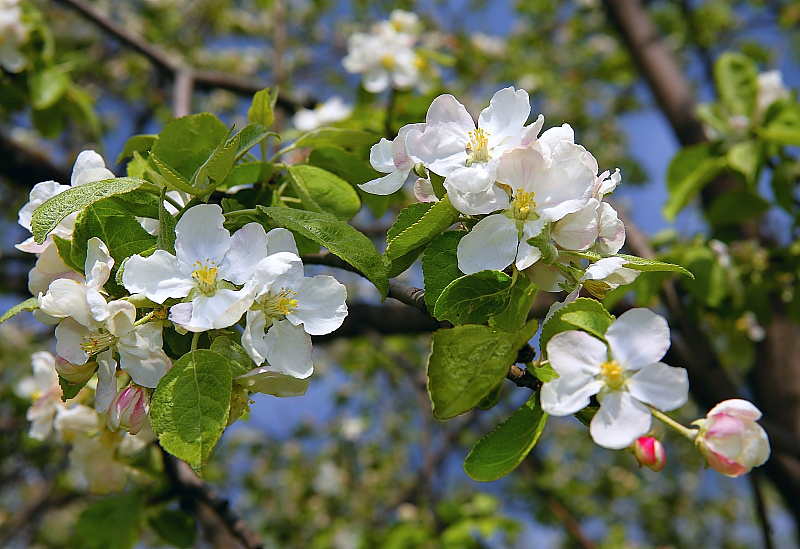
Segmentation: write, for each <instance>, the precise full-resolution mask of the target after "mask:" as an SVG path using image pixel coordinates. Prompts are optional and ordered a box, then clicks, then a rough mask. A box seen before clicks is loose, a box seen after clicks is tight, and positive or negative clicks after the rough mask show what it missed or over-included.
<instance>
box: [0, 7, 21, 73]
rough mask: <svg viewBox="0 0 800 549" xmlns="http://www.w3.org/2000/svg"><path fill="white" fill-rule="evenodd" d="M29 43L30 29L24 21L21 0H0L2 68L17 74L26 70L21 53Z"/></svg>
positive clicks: (0, 53)
mask: <svg viewBox="0 0 800 549" xmlns="http://www.w3.org/2000/svg"><path fill="white" fill-rule="evenodd" d="M27 41H28V28H27V27H26V26H25V24H24V23H23V21H22V9H21V8H20V7H19V0H0V67H2V68H3V70H6V71H8V72H13V73H17V72H20V71H21V70H22V69H24V68H25V64H26V61H25V57H24V56H23V55H22V53H21V52H20V51H19V48H20V46H22V45H23V44H24V43H25V42H27Z"/></svg>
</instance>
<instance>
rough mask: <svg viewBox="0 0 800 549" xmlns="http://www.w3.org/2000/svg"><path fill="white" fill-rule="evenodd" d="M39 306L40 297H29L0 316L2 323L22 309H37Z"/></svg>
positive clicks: (0, 322)
mask: <svg viewBox="0 0 800 549" xmlns="http://www.w3.org/2000/svg"><path fill="white" fill-rule="evenodd" d="M38 308H39V298H37V297H29V298H28V299H26V300H25V301H23V302H22V303H17V304H16V305H14V306H13V307H11V308H10V309H9V310H7V311H6V312H5V313H3V316H0V324H2V323H3V322H5V321H6V320H8V319H9V318H11V317H12V316H16V315H18V314H19V313H21V312H22V311H35V310H36V309H38Z"/></svg>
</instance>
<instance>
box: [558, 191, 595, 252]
mask: <svg viewBox="0 0 800 549" xmlns="http://www.w3.org/2000/svg"><path fill="white" fill-rule="evenodd" d="M598 205H599V204H598V202H597V200H595V199H591V200H589V202H588V203H587V204H586V205H585V206H584V207H583V208H581V209H580V210H578V211H577V212H573V213H570V214H567V215H565V216H564V217H562V218H561V219H560V220H559V221H558V223H556V224H555V225H554V226H553V231H552V233H551V234H552V236H553V240H555V241H556V244H558V245H559V246H561V247H562V248H564V249H566V250H585V249H587V248H589V246H591V245H592V244H594V241H595V240H596V239H597V234H598V224H597V207H598Z"/></svg>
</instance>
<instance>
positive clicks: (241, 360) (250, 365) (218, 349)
mask: <svg viewBox="0 0 800 549" xmlns="http://www.w3.org/2000/svg"><path fill="white" fill-rule="evenodd" d="M211 350H212V351H214V352H215V353H218V354H220V355H222V356H224V357H225V359H226V360H227V361H228V366H230V368H231V375H232V376H233V377H238V376H242V375H244V374H246V373H248V372H249V371H251V370H253V369H254V368H256V364H255V362H253V359H251V358H250V355H248V354H247V351H245V350H244V347H242V346H241V345H239V344H238V343H236V342H235V341H232V340H231V339H230V338H229V337H226V336H219V337H217V338H215V339H214V342H213V343H212V344H211Z"/></svg>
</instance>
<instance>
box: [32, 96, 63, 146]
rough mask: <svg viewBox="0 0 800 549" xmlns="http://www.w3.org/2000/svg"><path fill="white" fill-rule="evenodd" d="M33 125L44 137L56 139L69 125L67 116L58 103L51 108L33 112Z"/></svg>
mask: <svg viewBox="0 0 800 549" xmlns="http://www.w3.org/2000/svg"><path fill="white" fill-rule="evenodd" d="M31 123H32V124H33V127H34V128H36V131H38V132H39V133H40V134H42V136H44V137H47V138H50V139H55V138H56V137H58V136H59V135H61V132H63V131H64V127H65V126H66V125H67V116H66V114H65V113H64V109H63V108H61V103H60V102H59V103H56V104H55V105H53V106H52V107H50V108H47V109H43V110H35V109H34V110H32V111H31Z"/></svg>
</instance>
